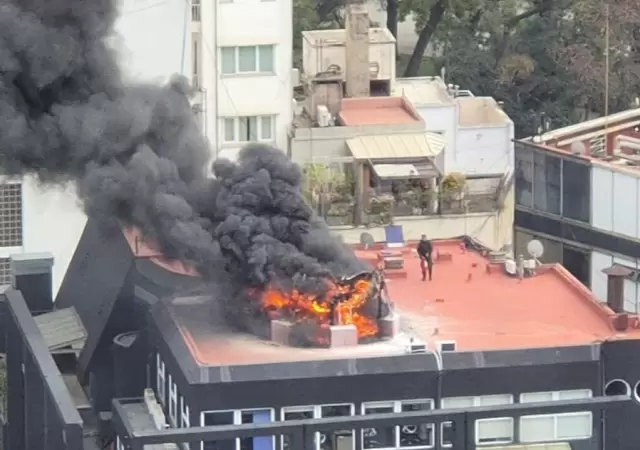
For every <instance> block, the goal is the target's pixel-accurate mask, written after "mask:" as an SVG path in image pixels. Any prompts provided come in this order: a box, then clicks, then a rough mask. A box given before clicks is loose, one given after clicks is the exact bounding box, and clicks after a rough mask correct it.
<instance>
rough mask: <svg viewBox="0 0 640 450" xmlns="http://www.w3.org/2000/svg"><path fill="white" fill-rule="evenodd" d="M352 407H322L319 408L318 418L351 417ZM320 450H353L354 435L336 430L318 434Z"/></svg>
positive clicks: (350, 431) (347, 431) (343, 405)
mask: <svg viewBox="0 0 640 450" xmlns="http://www.w3.org/2000/svg"><path fill="white" fill-rule="evenodd" d="M354 413H355V408H354V406H353V405H347V404H342V405H323V406H321V407H320V417H344V416H353V415H354ZM317 439H318V442H319V444H320V445H319V447H320V450H343V449H349V448H351V449H352V448H355V433H354V431H353V430H338V431H334V432H332V433H328V434H327V433H318V436H317Z"/></svg>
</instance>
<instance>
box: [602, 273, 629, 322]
mask: <svg viewBox="0 0 640 450" xmlns="http://www.w3.org/2000/svg"><path fill="white" fill-rule="evenodd" d="M602 273H604V274H605V275H606V276H607V306H608V307H609V308H611V310H612V311H613V312H614V313H616V314H620V313H623V312H624V279H625V278H626V277H628V276H629V275H631V274H632V273H633V271H632V270H631V269H627V268H626V267H624V266H621V265H619V264H614V265H613V266H611V267H609V268H607V269H604V270H603V271H602Z"/></svg>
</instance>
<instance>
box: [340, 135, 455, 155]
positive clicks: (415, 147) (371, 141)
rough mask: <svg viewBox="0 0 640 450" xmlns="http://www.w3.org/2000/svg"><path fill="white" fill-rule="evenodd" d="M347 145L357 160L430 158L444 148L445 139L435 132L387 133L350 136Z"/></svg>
mask: <svg viewBox="0 0 640 450" xmlns="http://www.w3.org/2000/svg"><path fill="white" fill-rule="evenodd" d="M347 146H348V147H349V150H350V151H351V154H352V155H353V157H354V159H356V160H359V161H363V160H369V161H380V160H392V159H395V160H398V159H432V158H435V157H436V156H438V155H439V154H440V153H441V152H442V150H444V147H445V141H444V137H442V136H440V135H438V134H435V133H416V134H388V135H376V136H360V137H356V138H352V139H349V140H348V141H347Z"/></svg>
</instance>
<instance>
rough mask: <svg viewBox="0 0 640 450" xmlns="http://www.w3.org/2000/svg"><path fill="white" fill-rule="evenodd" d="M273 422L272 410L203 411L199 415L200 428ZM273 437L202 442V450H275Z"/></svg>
mask: <svg viewBox="0 0 640 450" xmlns="http://www.w3.org/2000/svg"><path fill="white" fill-rule="evenodd" d="M273 420H274V410H273V409H272V408H258V409H246V410H235V411H205V412H203V413H201V415H200V424H201V426H215V425H241V424H251V423H255V424H258V423H269V422H273ZM275 444H276V441H275V436H257V437H252V438H236V439H229V440H225V441H218V442H211V441H209V442H203V443H202V445H201V449H202V450H253V449H255V448H260V449H262V450H275V446H276V445H275Z"/></svg>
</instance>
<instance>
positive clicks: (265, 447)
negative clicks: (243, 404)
mask: <svg viewBox="0 0 640 450" xmlns="http://www.w3.org/2000/svg"><path fill="white" fill-rule="evenodd" d="M269 422H273V410H271V409H255V410H246V411H242V412H241V414H240V423H241V424H249V423H256V424H258V423H269ZM238 442H239V444H240V450H254V449H260V450H273V449H274V447H275V438H274V437H273V436H256V437H253V438H242V439H238Z"/></svg>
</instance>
